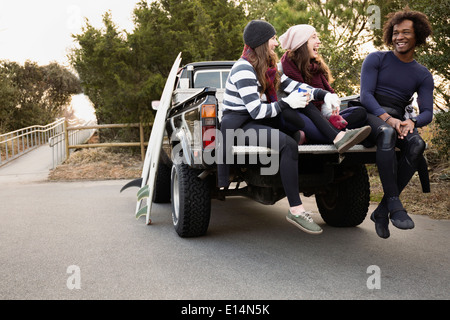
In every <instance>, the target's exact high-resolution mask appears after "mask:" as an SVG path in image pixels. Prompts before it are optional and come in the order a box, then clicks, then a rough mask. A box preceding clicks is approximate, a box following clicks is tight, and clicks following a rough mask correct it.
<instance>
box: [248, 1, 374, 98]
mask: <svg viewBox="0 0 450 320" xmlns="http://www.w3.org/2000/svg"><path fill="white" fill-rule="evenodd" d="M381 2H382V1H380V0H375V1H370V2H369V0H351V1H348V0H300V1H299V0H278V1H276V0H252V1H251V2H250V4H249V6H250V7H252V9H251V10H249V12H250V14H251V17H252V18H264V19H266V20H267V21H269V22H270V23H272V24H273V25H274V26H275V28H276V29H277V31H278V35H281V34H282V33H284V32H285V31H286V30H287V29H288V28H289V27H290V26H293V25H296V24H310V25H312V26H314V27H315V28H316V30H317V32H318V33H319V36H320V40H321V42H322V45H321V49H320V50H321V54H322V56H323V57H324V59H325V60H326V61H327V63H328V65H329V66H330V69H331V72H332V74H333V77H334V78H335V82H334V83H333V88H334V89H335V90H336V91H337V93H339V94H340V95H351V94H356V93H358V91H359V74H360V71H361V65H362V61H363V58H364V56H365V55H366V54H367V49H366V48H365V44H367V43H370V42H371V41H372V40H373V39H374V35H373V33H371V32H370V27H371V23H370V22H371V15H370V14H369V12H368V10H367V9H368V8H369V5H371V4H377V3H381ZM279 53H280V54H282V53H283V52H282V51H281V50H280V51H279Z"/></svg>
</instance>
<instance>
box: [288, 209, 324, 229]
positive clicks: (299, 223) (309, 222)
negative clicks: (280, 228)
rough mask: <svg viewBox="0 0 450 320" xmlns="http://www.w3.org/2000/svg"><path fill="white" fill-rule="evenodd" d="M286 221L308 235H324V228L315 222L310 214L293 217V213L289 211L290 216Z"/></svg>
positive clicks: (303, 213)
mask: <svg viewBox="0 0 450 320" xmlns="http://www.w3.org/2000/svg"><path fill="white" fill-rule="evenodd" d="M286 220H287V221H289V222H290V223H292V224H293V225H294V226H296V227H297V228H299V229H301V230H303V231H305V232H307V233H310V234H321V233H322V228H321V227H319V225H317V224H316V223H315V222H314V221H313V219H312V218H311V216H310V213H309V212H306V211H304V212H302V213H301V214H299V215H293V214H292V213H291V210H289V212H288V215H287V216H286Z"/></svg>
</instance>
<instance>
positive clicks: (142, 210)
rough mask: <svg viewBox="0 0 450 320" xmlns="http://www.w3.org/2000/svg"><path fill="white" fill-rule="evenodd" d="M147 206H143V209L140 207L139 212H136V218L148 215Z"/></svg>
mask: <svg viewBox="0 0 450 320" xmlns="http://www.w3.org/2000/svg"><path fill="white" fill-rule="evenodd" d="M147 209H148V207H147V206H144V207H142V208H141V209H139V211H138V212H136V219H139V218H140V217H141V216H145V215H147Z"/></svg>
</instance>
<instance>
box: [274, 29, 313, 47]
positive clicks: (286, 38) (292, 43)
mask: <svg viewBox="0 0 450 320" xmlns="http://www.w3.org/2000/svg"><path fill="white" fill-rule="evenodd" d="M314 31H316V29H315V28H314V27H313V26H310V25H309V24H298V25H296V26H293V27H290V28H289V29H288V30H287V31H286V32H285V33H284V34H283V35H282V36H281V37H280V38H279V40H280V43H281V47H282V48H283V49H284V50H292V51H294V50H297V49H298V48H300V47H301V46H302V45H303V44H305V43H306V42H308V40H309V38H310V37H311V36H312V34H313V33H314Z"/></svg>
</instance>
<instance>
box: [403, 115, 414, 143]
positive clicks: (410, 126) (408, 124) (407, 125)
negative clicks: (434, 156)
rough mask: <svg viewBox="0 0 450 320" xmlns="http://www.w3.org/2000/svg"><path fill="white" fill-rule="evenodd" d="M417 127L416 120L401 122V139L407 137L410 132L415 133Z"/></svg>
mask: <svg viewBox="0 0 450 320" xmlns="http://www.w3.org/2000/svg"><path fill="white" fill-rule="evenodd" d="M414 128H415V125H414V122H413V121H412V120H410V119H407V120H405V121H402V122H400V131H401V133H400V139H403V137H406V136H407V135H408V133H413V131H414Z"/></svg>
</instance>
